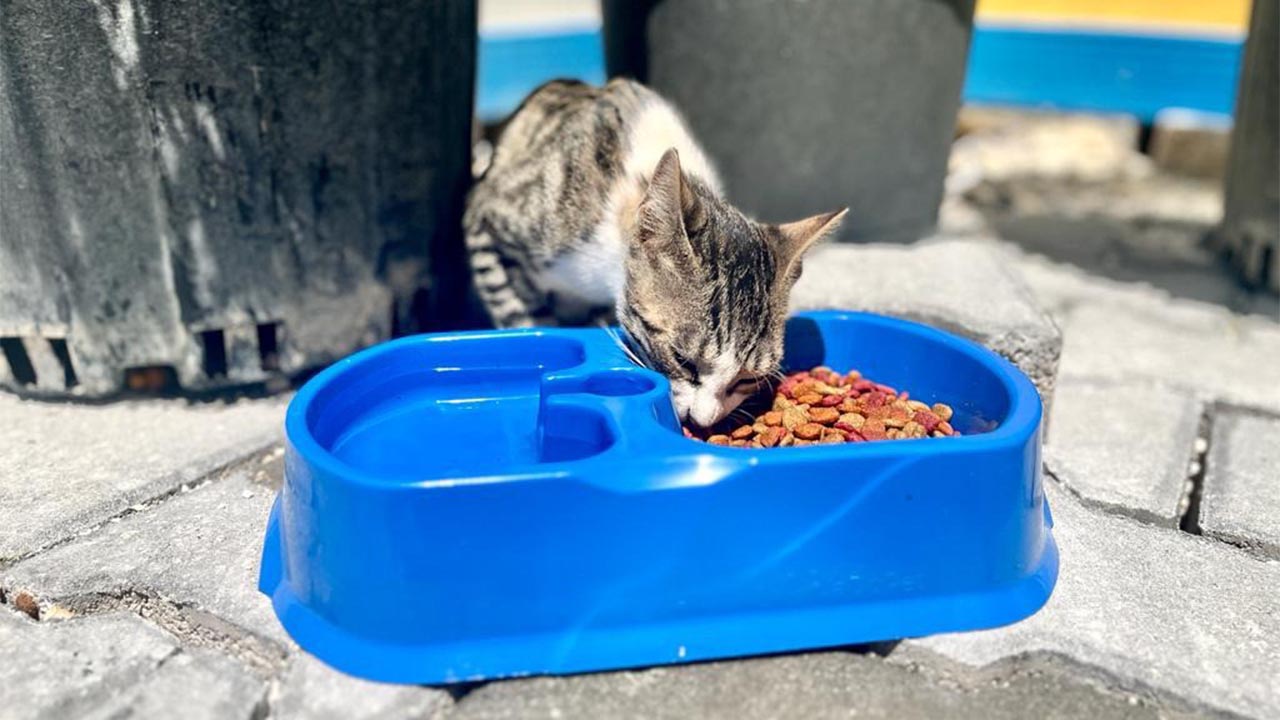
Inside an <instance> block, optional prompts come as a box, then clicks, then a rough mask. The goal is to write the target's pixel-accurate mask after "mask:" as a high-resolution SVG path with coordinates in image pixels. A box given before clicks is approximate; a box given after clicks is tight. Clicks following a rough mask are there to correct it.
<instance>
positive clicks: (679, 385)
mask: <svg viewBox="0 0 1280 720" xmlns="http://www.w3.org/2000/svg"><path fill="white" fill-rule="evenodd" d="M746 151H748V152H749V149H747V150H746ZM844 213H845V211H844V210H841V211H838V212H833V213H828V214H824V215H816V216H814V217H811V218H808V219H806V220H800V221H798V222H793V223H788V224H785V225H769V224H764V223H759V222H755V221H753V220H751V219H750V218H748V217H746V216H745V215H743V214H742V213H741V212H739V211H738V210H736V209H735V208H734V207H733V206H732V205H730V204H729V203H728V202H726V201H725V200H724V198H723V196H722V193H721V186H720V180H719V178H718V177H717V176H716V172H715V170H714V169H713V168H712V166H711V163H710V162H709V160H708V159H707V156H706V154H705V153H704V152H703V151H702V150H701V149H700V148H699V147H698V143H697V142H696V141H695V140H694V139H693V137H692V136H691V135H690V134H689V131H688V129H687V128H686V126H685V123H684V122H683V120H682V119H681V118H680V116H679V114H678V113H677V112H676V111H675V109H674V108H673V107H672V106H671V105H670V104H669V103H668V102H666V101H665V100H664V99H662V98H661V97H660V96H659V95H658V94H657V93H655V92H654V91H652V90H650V89H648V88H646V87H644V86H643V85H640V84H639V83H636V82H633V81H629V80H614V81H612V82H610V83H609V84H608V85H606V86H604V87H595V86H591V85H587V84H583V83H580V82H573V81H553V82H550V83H548V84H546V85H543V86H542V87H540V88H538V89H537V90H535V91H534V92H533V93H532V94H531V95H530V96H529V97H528V98H527V99H525V101H524V102H523V103H522V104H521V106H520V107H519V109H517V110H516V112H515V114H514V115H513V116H512V118H511V120H510V121H509V123H508V124H507V127H506V128H505V129H504V130H503V132H502V135H501V136H500V137H499V139H498V141H497V144H496V146H495V147H494V149H493V158H492V161H491V163H490V165H489V167H488V169H487V170H486V171H485V173H484V175H483V176H482V177H481V178H480V179H479V180H478V181H477V183H476V185H475V187H474V188H473V189H472V191H471V193H470V195H469V196H468V198H467V210H466V214H465V218H464V224H465V230H466V236H467V246H468V249H469V251H470V257H471V266H472V271H473V274H474V280H475V285H476V288H477V290H478V292H479V294H480V297H481V299H482V300H483V301H484V304H485V306H486V307H487V308H488V310H489V313H490V315H491V316H492V318H493V321H494V323H495V324H496V325H498V326H499V327H526V326H532V325H553V324H581V323H590V322H605V321H612V320H615V319H616V321H617V322H618V323H619V324H620V325H621V326H622V328H623V330H624V332H625V334H626V336H627V337H626V338H625V340H626V344H627V345H628V346H629V347H630V348H632V349H633V351H634V354H635V355H636V356H637V357H638V359H640V360H641V361H642V362H643V363H644V364H645V365H648V366H649V367H651V368H653V369H654V370H657V371H659V372H661V373H663V374H665V375H666V376H667V377H668V378H669V379H670V381H671V389H672V400H673V402H674V404H675V407H676V410H677V412H678V413H679V415H680V416H681V419H682V420H689V421H692V422H693V423H694V424H697V425H701V426H709V425H711V424H714V423H715V422H717V421H719V420H720V419H722V418H723V417H725V416H726V415H727V414H728V413H730V412H731V411H732V410H733V409H734V408H736V407H737V406H738V404H739V403H741V402H742V400H743V399H745V398H746V397H748V396H750V395H751V394H752V393H753V392H754V391H755V390H756V388H757V386H758V384H759V383H760V382H761V381H762V380H764V379H765V378H767V377H768V376H769V375H771V374H773V373H776V372H777V371H778V366H779V364H780V362H781V358H782V337H783V326H784V324H785V320H786V315H787V303H788V295H789V294H790V291H791V286H792V285H793V284H794V283H795V281H796V279H797V278H798V277H799V276H800V259H801V256H802V255H803V254H804V252H805V250H807V249H808V248H809V247H810V246H811V245H813V243H814V242H815V241H817V240H818V239H819V238H821V237H823V236H824V235H827V234H829V233H830V232H831V231H832V230H834V229H835V228H836V226H837V225H838V223H839V222H840V219H841V218H842V217H843V216H844Z"/></svg>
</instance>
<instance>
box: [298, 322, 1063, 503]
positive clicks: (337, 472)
mask: <svg viewBox="0 0 1280 720" xmlns="http://www.w3.org/2000/svg"><path fill="white" fill-rule="evenodd" d="M790 318H812V319H814V320H818V321H822V320H834V321H845V320H854V321H856V322H861V323H868V324H874V325H880V326H882V327H888V328H891V329H893V330H895V331H899V332H907V333H911V334H914V335H917V336H920V337H923V338H924V339H926V340H928V341H931V342H937V343H940V344H942V345H945V346H947V347H949V348H951V349H952V350H954V351H956V352H960V353H962V354H965V355H968V356H970V357H971V358H973V359H974V360H976V361H977V362H978V364H979V365H980V366H982V367H983V368H984V369H985V370H987V371H988V372H990V373H991V374H992V375H993V376H994V377H995V379H996V380H997V382H998V383H999V385H1000V387H1001V389H1002V390H1003V391H1004V392H1005V393H1006V395H1007V397H1008V399H1009V406H1008V409H1007V411H1006V413H1005V417H1004V419H1003V421H1002V422H1001V423H1000V424H999V425H998V426H997V427H996V428H995V429H993V430H991V431H988V432H984V433H979V434H973V435H963V436H961V437H957V438H922V439H920V440H917V441H915V442H867V443H846V444H839V445H813V446H807V447H800V448H788V449H787V451H786V452H778V449H777V448H735V447H722V446H718V445H711V444H709V443H705V442H700V441H697V440H692V439H689V438H686V437H684V436H683V435H682V434H681V433H679V432H676V431H672V430H670V429H669V428H656V429H657V430H660V431H661V432H662V434H663V435H665V436H667V437H668V438H669V442H665V443H662V444H661V445H659V446H658V447H654V448H652V451H650V452H647V453H645V454H644V456H640V455H636V454H631V455H628V457H627V461H628V462H629V463H630V464H631V465H632V466H633V467H643V465H644V464H645V463H647V462H660V463H664V464H665V463H670V462H672V461H675V460H685V461H689V462H699V461H708V460H710V461H713V462H716V463H717V464H718V463H720V462H734V464H741V465H753V466H754V465H773V464H779V463H781V464H786V465H792V464H795V465H807V464H811V463H819V464H823V463H829V462H832V461H837V462H838V461H840V460H855V459H864V458H865V459H870V458H885V457H904V458H905V457H918V456H922V455H926V454H985V453H990V452H1000V451H1003V450H1007V449H1012V448H1017V447H1021V446H1023V445H1024V444H1025V443H1026V442H1027V440H1028V439H1030V437H1031V436H1032V435H1033V434H1034V433H1036V432H1037V431H1038V429H1039V426H1040V422H1041V419H1042V414H1043V409H1042V404H1041V400H1040V395H1039V392H1038V391H1037V390H1036V388H1035V385H1034V384H1033V383H1032V382H1031V380H1030V379H1029V378H1028V377H1027V376H1026V375H1025V374H1024V373H1023V372H1022V371H1021V370H1019V369H1018V368H1017V367H1015V366H1014V365H1013V363H1011V362H1010V361H1008V360H1007V359H1005V358H1004V357H1002V356H1000V355H999V354H997V353H996V352H994V351H992V350H991V349H989V348H987V347H984V346H982V345H980V344H979V343H977V342H975V341H973V340H969V339H967V338H963V337H960V336H958V335H955V334H953V333H951V332H947V331H944V330H941V329H939V328H936V327H933V326H930V325H926V324H924V323H920V322H916V321H914V320H905V319H901V318H896V317H890V316H886V315H879V314H876V313H870V312H864V311H853V310H814V311H804V312H797V313H794V314H792V315H791V316H790ZM790 318H789V319H790ZM594 332H602V331H601V330H600V329H598V328H524V329H516V330H464V331H458V332H448V333H430V334H420V335H411V336H407V337H402V338H396V339H394V340H390V341H387V342H383V343H379V344H377V345H374V346H372V347H369V348H365V349H363V350H360V351H357V352H355V353H353V354H352V355H349V356H348V357H346V358H343V359H342V360H339V361H337V362H335V363H334V364H332V365H330V366H329V367H327V368H325V369H324V370H322V371H321V372H319V373H317V374H316V375H314V376H313V377H311V378H310V379H309V380H307V382H306V383H304V384H303V386H302V388H300V389H299V390H298V392H297V394H296V395H294V397H293V399H292V400H291V401H290V403H289V407H288V409H287V411H286V414H285V436H286V440H287V447H288V450H290V451H292V452H296V453H297V454H298V455H299V456H300V458H301V459H302V460H303V461H304V462H305V463H307V464H310V465H312V466H314V467H315V468H316V469H318V470H320V471H321V472H323V473H324V474H325V475H326V476H328V477H329V478H330V479H338V478H340V479H342V480H345V481H348V482H352V483H356V484H359V485H371V486H377V487H378V488H380V489H384V490H394V489H397V488H421V487H441V486H444V487H452V486H458V485H475V484H489V483H500V482H517V481H522V480H534V479H543V478H548V477H563V476H565V475H573V474H574V473H573V472H572V471H573V470H574V469H575V468H579V467H582V464H583V463H590V462H593V461H597V460H599V459H601V458H605V457H607V456H608V455H609V453H611V452H613V451H614V447H610V448H609V449H607V450H605V451H604V452H602V453H600V454H597V455H592V456H589V457H586V458H581V459H577V460H569V461H563V462H550V463H540V464H538V465H527V466H517V467H514V468H513V469H512V472H509V473H501V474H492V473H490V474H484V473H476V474H466V475H462V476H457V477H444V478H388V477H384V476H382V475H380V474H378V473H375V472H372V471H368V470H364V469H361V468H359V467H356V466H354V465H351V464H349V463H347V462H345V461H343V460H342V459H341V458H339V457H338V456H337V455H335V454H334V453H333V452H332V451H331V450H330V449H329V448H327V447H325V446H324V445H323V444H321V443H320V441H319V440H317V439H316V437H315V436H314V435H313V434H312V431H311V427H310V423H309V422H308V419H307V418H308V415H309V414H310V411H311V408H312V406H313V403H314V402H315V400H316V398H317V396H318V395H319V394H320V392H322V391H323V390H324V389H325V388H327V387H328V386H329V385H330V384H331V383H334V382H337V381H338V380H339V379H340V378H342V377H343V376H344V375H346V374H347V373H350V372H354V371H355V370H356V369H357V368H362V367H366V366H368V365H369V364H372V363H376V362H378V361H379V360H380V359H382V358H384V357H385V356H386V355H389V354H391V353H398V352H401V351H403V350H404V349H405V348H408V347H413V346H418V345H428V344H435V343H447V342H453V341H458V340H476V339H481V340H482V339H485V338H504V337H513V336H533V337H568V338H574V339H579V340H582V339H584V338H583V337H582V336H583V333H594ZM586 355H588V356H589V352H587V353H586ZM585 364H586V360H585V359H584V361H583V362H579V363H578V364H576V365H573V366H569V367H566V368H561V369H557V370H549V371H547V372H548V373H558V372H567V371H573V370H580V369H581V368H583V366H584V365H585ZM602 369H603V368H593V369H592V370H591V372H593V373H594V372H600V371H601V370H602ZM640 370H641V371H642V372H646V373H652V374H653V375H654V376H656V378H657V382H656V387H655V388H653V389H651V390H649V391H647V392H644V393H641V394H639V395H636V396H635V397H636V398H645V397H649V398H650V400H652V399H653V397H652V396H656V395H658V394H659V393H661V394H666V395H668V396H669V385H668V383H667V380H666V378H665V377H663V376H662V375H661V374H659V373H656V372H654V371H652V370H648V369H644V368H641V369H640ZM610 421H612V418H610ZM617 431H618V432H622V431H623V428H617ZM614 459H617V456H614ZM591 484H595V485H599V483H591ZM655 489H656V488H655Z"/></svg>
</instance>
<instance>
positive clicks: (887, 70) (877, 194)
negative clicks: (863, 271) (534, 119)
mask: <svg viewBox="0 0 1280 720" xmlns="http://www.w3.org/2000/svg"><path fill="white" fill-rule="evenodd" d="M973 5H974V3H973V0H749V1H747V0H744V1H741V2H727V1H725V0H647V1H645V2H636V1H634V0H604V18H605V56H606V61H607V63H608V69H609V74H610V75H618V74H622V75H631V76H634V77H637V78H639V79H642V80H644V81H646V82H648V83H649V84H650V85H652V86H654V87H655V88H656V89H658V90H659V91H660V92H662V93H664V94H665V95H666V96H667V97H669V98H671V99H672V100H673V101H674V102H675V103H676V104H677V105H678V106H679V107H680V108H681V110H682V111H683V112H684V114H685V116H686V118H687V119H688V121H689V123H690V124H691V125H692V128H693V130H694V132H695V133H696V134H697V136H698V137H699V138H700V139H701V140H702V142H703V143H704V144H705V145H706V146H707V148H708V150H709V151H710V153H711V154H712V156H713V157H714V159H715V160H716V162H717V163H718V165H719V167H720V169H721V171H722V172H723V174H724V176H725V177H724V179H725V181H726V184H727V186H728V192H729V196H730V198H731V199H733V200H735V201H736V202H738V203H739V204H740V205H741V206H742V207H744V208H745V209H747V210H749V211H750V212H754V213H756V214H757V215H758V216H760V217H761V218H762V219H766V220H774V221H777V220H789V219H793V218H798V217H803V216H806V215H808V214H811V213H814V212H818V211H822V210H827V209H831V208H835V207H840V206H845V205H847V206H849V207H850V208H851V209H852V212H851V213H850V215H849V218H847V219H846V221H845V223H844V233H843V236H842V238H843V239H846V240H890V241H899V240H911V239H915V238H917V237H919V236H920V235H922V234H924V233H926V232H927V231H928V230H929V228H930V227H931V226H932V225H933V224H934V222H935V220H936V217H937V210H938V205H939V203H940V201H941V199H942V190H943V179H944V177H945V173H946V164H947V156H948V153H949V151H950V146H951V140H952V137H953V134H954V131H955V118H956V111H957V108H958V107H959V102H960V92H961V86H962V84H963V80H964V70H965V60H966V56H967V53H968V46H969V37H970V32H971V30H972V24H973Z"/></svg>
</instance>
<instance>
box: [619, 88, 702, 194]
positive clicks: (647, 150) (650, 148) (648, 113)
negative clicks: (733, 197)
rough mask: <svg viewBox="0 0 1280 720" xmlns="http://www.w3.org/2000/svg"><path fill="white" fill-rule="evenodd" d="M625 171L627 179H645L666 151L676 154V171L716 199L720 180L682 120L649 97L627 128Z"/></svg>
mask: <svg viewBox="0 0 1280 720" xmlns="http://www.w3.org/2000/svg"><path fill="white" fill-rule="evenodd" d="M629 140H630V144H629V147H628V149H627V158H626V161H625V165H624V166H625V167H626V171H627V176H629V177H636V176H640V177H645V178H647V177H649V176H650V175H652V174H653V170H654V168H656V167H657V166H658V161H659V160H661V159H662V154H663V153H665V152H666V151H667V150H668V149H670V148H675V149H676V152H678V153H680V169H681V170H683V171H684V172H685V173H686V174H688V175H690V176H692V177H696V178H698V179H699V180H701V181H703V182H704V183H706V184H707V185H708V186H709V187H710V188H711V189H712V190H714V191H715V193H716V194H717V195H718V194H720V193H721V189H720V176H719V175H718V174H717V173H716V170H715V167H714V166H713V165H712V164H711V160H710V159H709V158H708V157H707V156H706V154H705V153H703V152H702V148H700V147H698V143H697V141H696V140H694V139H693V135H691V134H690V133H689V128H688V127H687V126H686V125H685V122H684V119H683V118H681V117H680V113H678V112H676V110H675V108H673V107H671V106H670V105H668V104H667V102H666V101H665V100H663V99H662V98H660V97H658V96H657V95H653V94H651V96H650V99H649V101H648V102H647V103H645V106H644V109H642V110H641V111H640V115H639V116H638V117H637V118H636V119H635V122H634V123H632V125H631V137H630V138H629Z"/></svg>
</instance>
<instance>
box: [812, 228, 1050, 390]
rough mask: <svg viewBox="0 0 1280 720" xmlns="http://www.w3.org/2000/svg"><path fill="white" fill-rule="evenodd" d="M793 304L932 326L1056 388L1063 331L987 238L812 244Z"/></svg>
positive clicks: (1042, 386)
mask: <svg viewBox="0 0 1280 720" xmlns="http://www.w3.org/2000/svg"><path fill="white" fill-rule="evenodd" d="M791 305H792V308H793V309H794V310H813V309H847V310H870V311H873V312H879V313H885V314H888V315H896V316H899V317H904V318H907V319H911V320H918V321H920V322H925V323H928V324H931V325H936V326H938V327H940V328H943V329H945V330H950V331H953V332H956V333H958V334H960V335H964V336H966V337H969V338H972V339H974V340H977V341H978V342H980V343H982V344H984V345H986V346H987V347H990V348H991V349H993V350H995V351H996V352H998V353H1000V354H1001V355H1004V356H1005V357H1007V358H1009V359H1010V360H1011V361H1012V362H1013V363H1014V364H1015V365H1017V366H1018V367H1019V368H1021V369H1022V371H1023V372H1025V373H1026V374H1027V375H1028V377H1030V378H1031V380H1032V381H1033V382H1034V383H1035V384H1036V387H1037V388H1039V390H1040V394H1041V396H1042V397H1043V398H1044V400H1045V403H1046V405H1047V404H1048V403H1049V402H1050V399H1051V397H1052V394H1053V382H1054V375H1055V372H1056V369H1057V365H1058V355H1059V352H1060V349H1061V345H1062V337H1061V334H1060V333H1059V332H1058V328H1057V327H1056V326H1055V325H1054V323H1053V321H1052V320H1051V319H1050V318H1049V316H1048V315H1046V314H1045V313H1044V312H1043V311H1042V310H1041V309H1040V307H1039V306H1038V304H1037V302H1036V300H1035V298H1034V296H1033V295H1032V294H1031V292H1030V290H1029V289H1028V287H1027V286H1026V284H1024V283H1023V282H1022V280H1021V279H1020V278H1019V277H1018V275H1017V271H1016V270H1014V269H1011V268H1010V263H1009V262H1008V260H1007V258H1006V256H1005V254H1004V253H1003V251H1002V250H1001V249H1000V248H999V247H997V246H995V245H994V244H993V243H991V242H982V241H976V240H964V239H959V240H957V239H938V240H936V241H932V242H928V243H924V244H920V245H915V246H897V245H856V246H854V245H839V244H830V245H826V246H823V247H820V248H817V249H816V250H814V251H813V253H811V254H810V255H809V256H808V257H806V259H805V262H804V273H803V275H801V277H800V281H799V282H798V283H797V284H796V287H795V290H794V291H793V292H792V294H791Z"/></svg>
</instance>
